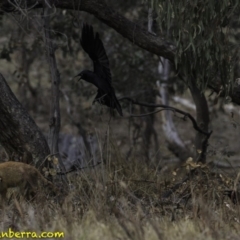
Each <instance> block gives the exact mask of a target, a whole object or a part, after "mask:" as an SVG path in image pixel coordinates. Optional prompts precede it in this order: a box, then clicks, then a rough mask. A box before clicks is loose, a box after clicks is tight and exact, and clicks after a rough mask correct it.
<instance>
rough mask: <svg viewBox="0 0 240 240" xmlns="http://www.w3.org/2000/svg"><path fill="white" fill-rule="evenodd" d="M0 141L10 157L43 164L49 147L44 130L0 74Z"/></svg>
mask: <svg viewBox="0 0 240 240" xmlns="http://www.w3.org/2000/svg"><path fill="white" fill-rule="evenodd" d="M0 132H1V134H0V143H1V145H2V146H3V147H4V149H5V151H6V153H7V154H8V157H9V158H10V159H12V160H20V161H23V162H26V163H30V162H33V163H34V165H37V166H39V165H41V164H42V163H43V160H44V159H45V157H46V156H47V155H49V153H50V151H49V147H48V144H47V141H46V139H45V137H44V136H43V134H42V132H41V131H40V129H39V128H38V126H37V125H36V123H35V122H34V120H33V119H32V118H31V116H30V115H29V114H28V112H27V111H26V109H25V108H23V106H22V105H21V103H20V102H19V101H18V100H17V98H16V97H15V95H14V94H13V92H12V91H11V89H10V88H9V86H8V84H7V82H6V80H5V79H4V77H3V76H2V75H1V74H0Z"/></svg>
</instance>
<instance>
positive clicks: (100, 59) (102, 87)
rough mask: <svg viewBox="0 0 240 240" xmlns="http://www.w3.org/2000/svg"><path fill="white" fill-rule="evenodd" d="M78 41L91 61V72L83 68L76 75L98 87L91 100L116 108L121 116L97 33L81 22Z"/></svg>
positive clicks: (105, 57)
mask: <svg viewBox="0 0 240 240" xmlns="http://www.w3.org/2000/svg"><path fill="white" fill-rule="evenodd" d="M80 43H81V45H82V48H83V49H84V51H85V52H86V53H87V54H88V55H89V57H90V58H91V59H92V61H93V72H92V71H89V70H83V71H82V72H80V73H79V74H78V75H77V76H76V77H78V76H80V78H79V80H80V79H83V80H85V81H87V82H90V83H92V84H94V85H95V86H96V87H97V88H98V92H97V95H96V97H95V99H94V101H93V103H95V102H96V101H97V102H99V103H100V104H103V105H106V106H108V107H110V108H112V109H114V108H115V109H116V110H117V111H118V113H119V114H120V115H121V116H123V114H122V108H121V105H120V103H119V102H118V100H117V97H116V95H115V91H114V88H113V87H112V81H111V80H112V77H111V72H110V68H109V61H108V57H107V54H106V51H105V49H104V46H103V43H102V41H101V39H100V38H99V34H98V33H96V35H94V32H93V27H92V26H91V25H88V24H83V27H82V37H81V39H80Z"/></svg>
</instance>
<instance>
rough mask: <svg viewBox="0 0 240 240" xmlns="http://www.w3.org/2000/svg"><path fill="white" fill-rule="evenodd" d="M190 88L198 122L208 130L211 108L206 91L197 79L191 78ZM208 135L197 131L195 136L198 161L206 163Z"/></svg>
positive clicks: (205, 130) (204, 129)
mask: <svg viewBox="0 0 240 240" xmlns="http://www.w3.org/2000/svg"><path fill="white" fill-rule="evenodd" d="M189 89H190V91H191V94H192V98H193V101H194V102H195V105H196V115H197V124H198V126H199V127H200V128H201V129H202V130H203V131H204V132H208V125H209V110H208V104H207V100H206V98H205V95H204V93H202V92H201V91H200V89H199V88H198V87H197V84H196V82H195V79H191V80H190V86H189ZM207 145H208V137H206V135H204V134H202V133H200V132H197V133H196V137H195V147H196V155H197V156H196V161H199V162H202V163H205V162H206V154H207Z"/></svg>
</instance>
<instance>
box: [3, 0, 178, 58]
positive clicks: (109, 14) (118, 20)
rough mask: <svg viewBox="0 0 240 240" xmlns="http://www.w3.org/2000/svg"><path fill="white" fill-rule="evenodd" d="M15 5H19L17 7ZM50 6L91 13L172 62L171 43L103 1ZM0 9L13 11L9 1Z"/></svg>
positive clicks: (65, 0)
mask: <svg viewBox="0 0 240 240" xmlns="http://www.w3.org/2000/svg"><path fill="white" fill-rule="evenodd" d="M21 2H24V5H21V4H20V3H21ZM13 3H15V6H16V9H21V8H25V9H27V8H29V9H31V10H32V9H33V8H43V7H44V3H45V1H44V0H42V1H38V3H37V1H36V0H28V1H18V0H16V1H13ZM17 3H18V4H19V5H17ZM36 3H37V4H36ZM51 5H52V6H54V7H56V8H61V9H69V10H76V11H85V12H88V13H91V14H93V15H94V16H95V17H96V18H98V19H99V20H100V21H102V22H104V23H105V24H107V25H108V26H109V27H111V28H113V29H115V30H116V31H117V32H118V33H119V34H121V35H122V36H123V37H125V38H127V39H128V40H130V41H131V42H132V43H133V44H136V45H137V46H139V47H141V48H143V49H145V50H147V51H149V52H152V53H154V54H157V55H159V56H162V57H164V58H167V59H169V60H171V61H173V60H174V56H175V48H176V47H175V46H174V44H173V43H172V42H170V41H168V40H166V39H164V37H163V36H160V37H159V36H155V35H153V34H151V33H149V32H148V31H147V30H146V27H143V26H140V25H138V24H136V23H134V22H132V21H130V20H128V19H127V18H125V17H124V16H123V15H121V14H120V13H118V12H117V11H115V10H114V9H113V8H111V7H110V6H109V5H107V4H106V3H105V1H104V0H81V1H79V0H71V1H69V0H51ZM0 9H2V10H6V11H8V12H9V11H10V9H13V5H12V4H10V3H9V0H3V3H2V5H1V4H0ZM16 9H15V10H16Z"/></svg>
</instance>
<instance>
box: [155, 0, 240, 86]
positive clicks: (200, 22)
mask: <svg viewBox="0 0 240 240" xmlns="http://www.w3.org/2000/svg"><path fill="white" fill-rule="evenodd" d="M150 4H151V6H153V7H154V9H155V10H156V11H157V13H158V22H159V25H160V28H161V31H162V33H164V34H165V35H167V36H168V37H169V38H171V39H172V40H173V41H174V42H175V44H176V46H177V54H176V57H175V65H176V68H177V69H180V70H181V72H182V73H184V75H186V76H187V77H188V78H191V77H193V78H194V79H196V80H197V82H198V83H199V86H200V87H201V88H202V89H205V88H206V85H207V84H208V82H209V81H211V80H213V79H215V78H216V77H220V78H221V79H222V84H223V86H224V87H225V88H229V86H230V83H231V81H232V79H233V60H234V59H235V56H234V54H235V53H236V52H235V48H236V45H232V44H230V41H229V39H230V33H229V31H230V28H231V23H232V21H233V19H234V16H235V14H236V13H237V11H238V10H239V1H238V0H231V1H229V0H223V1H208V0H202V1H199V0H192V1H189V0H180V1H166V0H151V1H150Z"/></svg>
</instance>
